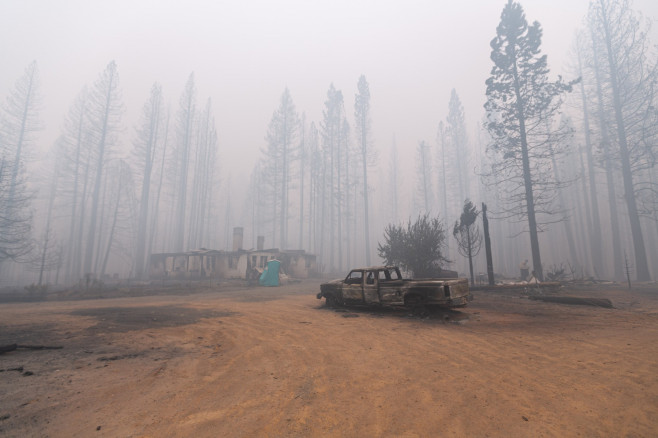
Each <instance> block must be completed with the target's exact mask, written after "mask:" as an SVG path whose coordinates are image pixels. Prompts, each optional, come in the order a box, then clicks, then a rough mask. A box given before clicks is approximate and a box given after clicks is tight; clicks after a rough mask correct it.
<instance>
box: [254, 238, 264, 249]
mask: <svg viewBox="0 0 658 438" xmlns="http://www.w3.org/2000/svg"><path fill="white" fill-rule="evenodd" d="M264 246H265V236H258V242H257V243H256V249H257V250H258V251H262V250H263V249H264Z"/></svg>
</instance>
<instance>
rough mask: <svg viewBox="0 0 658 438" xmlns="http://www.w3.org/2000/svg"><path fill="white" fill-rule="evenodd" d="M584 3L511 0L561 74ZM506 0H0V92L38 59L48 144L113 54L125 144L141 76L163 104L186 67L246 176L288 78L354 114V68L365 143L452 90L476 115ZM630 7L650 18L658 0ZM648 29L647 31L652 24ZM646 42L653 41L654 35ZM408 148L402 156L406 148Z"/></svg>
mask: <svg viewBox="0 0 658 438" xmlns="http://www.w3.org/2000/svg"><path fill="white" fill-rule="evenodd" d="M587 3H588V2H587V1H585V0H526V1H522V2H521V4H522V5H523V7H524V9H525V12H526V17H527V18H528V20H529V21H534V20H537V21H539V22H540V23H541V24H542V26H543V29H544V40H543V51H544V53H546V54H548V55H549V66H550V67H551V69H552V71H553V72H554V73H556V74H557V73H560V72H561V71H562V69H563V64H564V61H565V59H566V55H567V53H568V50H569V47H570V45H571V42H572V39H573V34H574V31H575V28H576V27H577V26H579V25H580V23H581V22H582V18H583V17H584V15H585V13H586V10H587ZM504 4H505V0H499V1H491V0H486V1H485V0H478V1H475V0H472V1H462V2H457V1H451V2H446V1H437V0H433V1H429V0H428V1H404V2H402V1H395V2H394V1H382V0H380V1H354V0H351V1H347V0H331V1H309V0H306V1H303V0H283V1H201V0H192V1H185V2H183V1H163V0H131V1H126V0H113V1H98V0H55V1H53V0H3V1H2V2H1V3H0V41H2V43H1V44H0V59H2V65H3V66H2V69H0V96H1V97H2V99H4V97H5V96H6V94H7V93H8V91H9V90H10V89H11V88H12V87H13V84H14V82H15V80H16V79H17V78H18V77H19V76H20V75H21V74H22V73H23V70H24V69H25V67H26V66H27V65H28V64H29V63H30V62H31V61H32V60H34V59H36V60H37V63H38V65H39V70H40V75H41V85H42V95H43V98H44V109H43V110H42V112H41V116H42V117H41V118H42V120H43V121H44V123H45V126H46V129H45V131H44V132H43V133H42V134H41V136H40V143H41V145H42V147H44V148H46V147H49V146H50V145H51V144H52V142H53V141H54V139H55V138H56V136H57V135H58V133H59V127H60V125H61V122H62V120H63V117H64V115H65V113H66V112H67V110H68V108H69V106H70V104H71V102H72V101H73V99H74V98H75V96H76V95H77V93H78V91H79V90H80V89H81V88H82V86H83V85H85V84H91V83H93V82H94V81H95V80H96V78H97V77H98V75H99V74H100V72H101V71H102V70H103V69H104V68H105V66H106V65H107V63H108V62H109V61H111V60H112V59H114V60H116V61H117V64H118V67H119V74H120V78H121V86H122V89H123V97H124V103H125V106H126V113H125V118H124V122H125V126H126V128H127V129H126V132H125V135H124V138H123V141H122V147H123V149H124V150H128V149H129V147H130V141H131V140H132V134H133V132H134V129H133V128H134V125H135V123H136V121H137V118H138V116H139V114H140V111H141V108H142V105H143V103H144V101H145V100H146V99H147V97H148V93H149V91H150V87H151V84H152V83H153V82H154V81H158V82H160V83H161V84H162V85H163V87H164V92H165V95H166V97H167V100H168V101H169V102H170V103H171V105H172V110H174V111H175V110H176V109H177V105H178V99H179V96H180V93H181V91H182V89H183V86H184V84H185V82H186V80H187V78H188V76H189V74H190V73H191V72H192V71H194V72H195V76H196V80H197V87H198V103H199V105H203V104H204V103H205V99H206V98H207V97H211V98H212V100H213V107H214V111H215V115H216V121H217V127H218V130H219V140H220V148H221V151H220V156H221V157H222V159H224V160H235V161H234V162H233V163H232V164H231V165H230V166H227V165H225V164H224V165H223V166H222V168H223V169H224V170H227V169H229V168H230V169H232V172H234V175H233V176H232V179H233V181H234V182H235V181H237V180H239V179H240V176H239V175H238V174H247V175H246V176H248V173H249V172H250V171H251V168H252V166H253V164H254V162H255V160H256V158H257V156H258V153H259V150H260V148H262V147H263V146H264V144H265V142H264V136H265V133H266V129H267V124H268V123H269V120H270V118H271V115H272V112H273V111H274V110H275V108H276V107H277V105H278V101H279V97H280V96H281V94H282V92H283V90H284V88H285V87H286V86H287V87H289V89H290V92H291V94H292V97H293V100H294V102H295V104H296V106H297V109H298V110H299V111H300V113H301V112H302V111H305V112H306V114H307V120H309V121H312V120H315V121H316V122H317V121H318V120H319V119H320V117H321V111H322V107H323V104H324V101H325V98H326V92H327V89H328V87H329V84H330V83H331V82H333V83H334V85H335V86H336V88H338V89H340V90H342V91H343V95H344V96H345V104H346V106H345V107H346V111H347V115H348V117H349V118H352V116H353V100H354V93H355V91H356V83H357V80H358V78H359V76H360V75H361V74H365V75H366V77H367V79H368V81H369V83H370V90H371V95H372V105H373V128H374V130H375V141H376V143H377V145H378V147H379V148H380V149H382V150H388V148H389V147H390V145H391V139H392V136H393V134H394V133H395V135H396V138H397V144H398V147H399V148H400V150H404V148H409V151H410V152H411V151H413V150H414V149H415V146H416V144H417V141H418V140H420V139H425V140H427V141H430V142H432V143H433V142H434V139H435V135H436V127H437V124H438V122H439V121H440V120H443V119H445V116H446V113H447V107H448V100H449V96H450V90H451V89H452V88H453V87H454V88H456V90H457V92H458V94H459V95H460V97H461V99H462V101H463V103H464V107H465V112H466V115H467V118H468V119H469V123H470V124H474V123H475V122H476V121H477V120H479V119H480V118H481V116H482V104H483V103H484V80H485V79H486V77H487V75H488V73H489V70H490V68H491V61H490V60H489V51H490V49H489V41H490V40H491V39H492V38H493V37H494V35H495V28H496V26H497V24H498V22H499V19H500V13H501V11H502V8H503V6H504ZM634 4H635V9H638V10H641V11H643V13H644V14H645V15H646V16H648V17H652V18H656V17H658V2H656V1H655V0H636V1H635V3H634ZM653 34H654V35H655V34H656V29H654V32H653ZM653 41H654V43H658V41H656V38H654V39H653ZM407 155H412V154H407Z"/></svg>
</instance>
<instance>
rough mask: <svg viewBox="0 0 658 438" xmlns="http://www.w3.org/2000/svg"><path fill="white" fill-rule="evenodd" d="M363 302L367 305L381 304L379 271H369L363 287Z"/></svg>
mask: <svg viewBox="0 0 658 438" xmlns="http://www.w3.org/2000/svg"><path fill="white" fill-rule="evenodd" d="M363 300H364V301H365V302H366V304H373V303H379V279H378V278H377V271H368V272H367V273H366V281H365V284H364V285H363Z"/></svg>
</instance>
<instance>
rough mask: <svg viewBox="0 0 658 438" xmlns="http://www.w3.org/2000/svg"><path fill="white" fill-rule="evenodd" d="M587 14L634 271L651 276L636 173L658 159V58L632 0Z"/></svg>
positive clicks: (599, 2)
mask: <svg viewBox="0 0 658 438" xmlns="http://www.w3.org/2000/svg"><path fill="white" fill-rule="evenodd" d="M589 17H590V23H591V26H592V31H593V37H594V44H598V45H599V46H600V49H601V52H602V55H603V60H602V61H603V63H604V65H605V73H606V74H605V78H606V80H607V82H608V85H609V87H607V88H606V91H607V94H608V98H609V99H608V101H609V102H610V105H611V106H612V107H611V110H612V111H611V113H612V117H611V119H612V121H613V123H614V128H615V132H614V133H615V134H616V141H617V144H616V150H615V151H614V153H615V154H614V155H615V161H617V160H618V162H619V163H620V167H621V174H622V181H623V189H624V200H625V202H626V207H627V212H628V218H629V221H630V227H631V234H632V237H633V249H634V253H635V270H636V273H637V278H638V280H639V281H648V280H650V279H651V275H650V272H649V265H648V262H647V256H646V248H645V243H644V237H643V233H642V227H641V224H640V217H639V212H638V206H637V199H636V196H637V195H636V187H635V184H636V182H637V176H636V175H635V174H636V173H639V172H640V171H641V170H643V169H646V168H647V167H653V165H654V161H655V159H654V157H655V153H656V148H655V146H654V144H655V141H654V140H655V137H656V131H657V128H656V127H655V122H656V120H655V105H656V100H658V99H657V96H656V91H654V90H655V88H656V84H657V83H658V62H657V61H656V60H655V59H651V58H650V56H651V53H650V51H651V46H650V43H649V40H648V32H647V29H646V28H643V26H642V24H641V22H640V21H639V19H638V18H637V14H636V13H635V12H634V11H633V10H632V9H631V4H630V1H629V0H596V1H593V2H592V3H591V4H590V11H589ZM601 67H603V66H601ZM649 157H650V158H649Z"/></svg>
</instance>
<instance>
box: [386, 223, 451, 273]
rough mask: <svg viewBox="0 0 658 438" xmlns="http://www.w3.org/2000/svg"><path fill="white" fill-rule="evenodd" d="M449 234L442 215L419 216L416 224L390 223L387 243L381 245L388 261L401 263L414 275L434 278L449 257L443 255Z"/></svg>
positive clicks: (389, 262)
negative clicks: (439, 216)
mask: <svg viewBox="0 0 658 438" xmlns="http://www.w3.org/2000/svg"><path fill="white" fill-rule="evenodd" d="M445 244H446V233H445V229H444V227H443V223H442V222H441V221H440V220H439V218H438V217H433V218H431V217H430V216H429V214H428V213H426V214H423V215H419V216H418V218H417V219H416V221H415V222H414V223H412V222H411V219H409V221H408V222H407V224H406V225H405V224H400V225H396V224H389V225H388V226H387V227H386V228H385V229H384V243H383V244H382V243H381V242H380V243H379V244H378V245H377V251H378V253H379V256H380V257H381V258H383V259H384V260H385V263H386V264H389V265H398V266H400V268H402V269H403V270H405V271H409V272H411V273H412V274H413V276H414V277H434V276H436V275H438V274H439V273H440V272H441V265H442V264H444V263H448V262H449V260H448V259H446V258H445V257H444V256H443V248H444V247H445Z"/></svg>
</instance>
